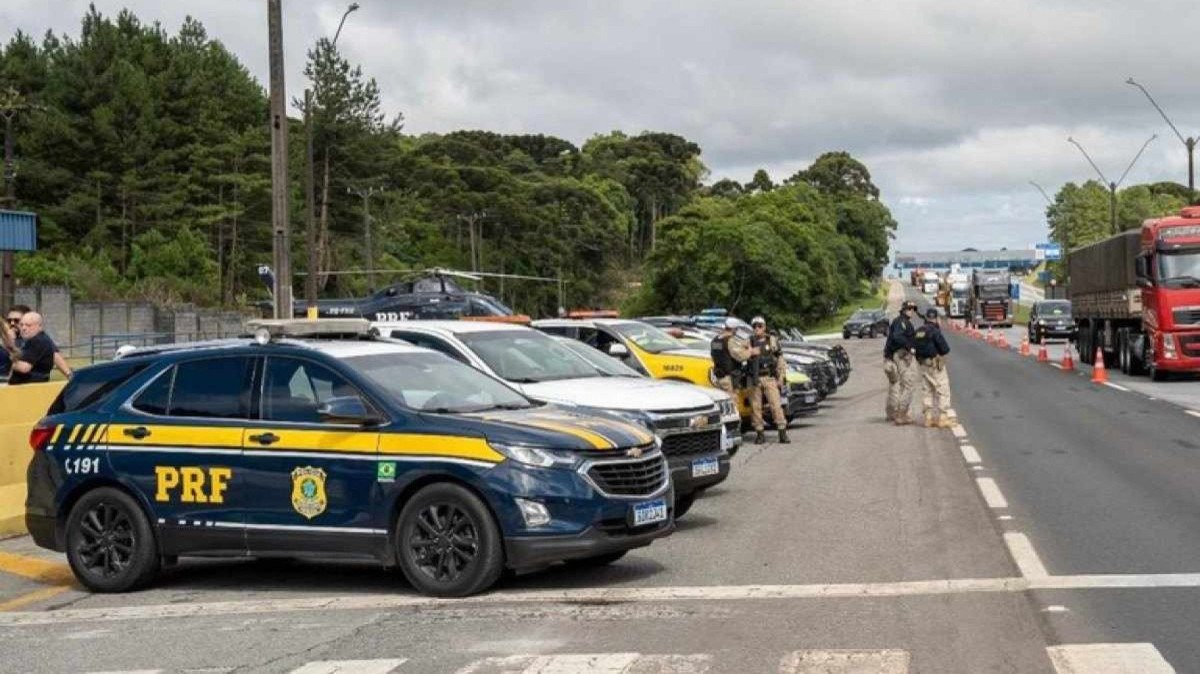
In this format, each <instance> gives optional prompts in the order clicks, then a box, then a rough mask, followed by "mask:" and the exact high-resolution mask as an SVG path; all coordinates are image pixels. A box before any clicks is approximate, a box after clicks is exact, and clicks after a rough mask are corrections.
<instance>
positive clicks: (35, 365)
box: [0, 304, 71, 384]
mask: <svg viewBox="0 0 1200 674" xmlns="http://www.w3.org/2000/svg"><path fill="white" fill-rule="evenodd" d="M42 322H43V319H42V315H41V314H39V313H37V312H36V311H33V310H32V309H30V308H29V307H28V306H25V305H24V304H15V305H13V306H12V308H10V309H9V310H8V312H7V314H6V315H5V317H4V330H3V331H2V332H0V337H3V341H4V349H3V350H2V351H0V372H2V373H3V374H2V376H3V377H5V378H7V379H8V381H9V383H10V384H29V383H36V382H44V381H49V379H50V370H51V369H54V368H57V369H58V371H59V372H62V373H63V376H64V377H66V378H68V379H70V378H71V366H70V365H68V364H67V360H66V359H65V358H63V356H62V354H61V353H59V351H58V346H57V345H55V343H54V340H52V339H51V338H50V336H49V335H47V334H46V333H45V331H44V330H43V326H42ZM14 363H16V364H17V365H16V366H15V367H14V365H13V364H14Z"/></svg>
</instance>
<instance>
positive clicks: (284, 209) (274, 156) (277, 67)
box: [267, 0, 292, 318]
mask: <svg viewBox="0 0 1200 674" xmlns="http://www.w3.org/2000/svg"><path fill="white" fill-rule="evenodd" d="M282 2H283V0H267V32H268V39H267V44H268V49H269V59H268V60H269V63H270V67H269V69H270V78H271V225H272V229H273V230H274V233H273V236H272V237H271V248H272V253H273V259H274V262H275V287H274V289H273V290H274V293H275V312H274V313H275V318H291V317H292V256H291V245H292V232H291V224H290V222H289V220H288V161H287V150H288V147H287V144H288V140H287V135H288V134H287V132H288V119H287V98H286V93H285V91H286V90H285V88H284V85H283V8H282V6H281V5H282Z"/></svg>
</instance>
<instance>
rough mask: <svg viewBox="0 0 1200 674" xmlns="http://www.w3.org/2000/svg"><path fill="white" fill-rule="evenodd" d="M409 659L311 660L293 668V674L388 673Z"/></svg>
mask: <svg viewBox="0 0 1200 674" xmlns="http://www.w3.org/2000/svg"><path fill="white" fill-rule="evenodd" d="M405 662H407V660H406V659H405V658H396V659H390V660H320V661H317V662H310V663H308V664H306V665H304V666H303V667H300V668H299V669H293V670H292V674H388V673H389V672H392V671H394V670H395V669H396V668H397V667H399V666H400V665H403V664H404V663H405Z"/></svg>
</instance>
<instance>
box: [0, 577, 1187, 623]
mask: <svg viewBox="0 0 1200 674" xmlns="http://www.w3.org/2000/svg"><path fill="white" fill-rule="evenodd" d="M1163 588H1200V573H1163V574H1140V575H1139V574H1108V575H1104V574H1101V575H1074V576H1049V575H1045V576H1040V577H1039V576H1037V575H1034V574H1028V575H1027V576H1026V577H1022V578H957V579H947V580H917V581H897V582H890V583H845V584H837V585H716V586H695V587H646V588H609V589H599V588H590V589H577V590H537V591H529V592H496V593H494V594H488V595H483V596H480V597H471V598H467V599H436V598H432V597H417V596H411V595H396V594H395V593H382V594H368V595H354V596H336V597H308V598H302V599H264V600H251V601H225V602H208V603H195V604H159V605H151V606H121V607H112V608H91V609H64V610H60V611H30V612H11V613H7V612H5V613H0V628H11V627H28V626H38V625H58V624H69V623H95V622H113V621H121V620H163V619H172V618H201V619H209V618H217V617H220V616H229V615H246V614H263V613H291V612H308V611H321V612H323V613H328V612H330V611H367V610H374V611H386V610H393V609H413V608H425V609H430V610H433V609H438V608H457V609H475V610H479V611H484V610H486V609H487V607H490V606H507V605H520V604H561V605H562V606H561V607H562V608H564V609H569V608H570V607H572V606H587V607H589V608H597V607H598V606H604V605H606V604H611V605H612V608H613V609H614V610H620V609H621V608H622V607H621V606H620V604H628V603H663V602H671V601H681V602H682V601H772V600H774V601H781V600H783V601H787V600H804V599H856V598H859V599H869V598H876V597H915V596H939V595H952V594H979V593H984V594H987V593H1005V592H1025V591H1027V590H1138V589H1163Z"/></svg>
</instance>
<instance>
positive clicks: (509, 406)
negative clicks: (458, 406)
mask: <svg viewBox="0 0 1200 674" xmlns="http://www.w3.org/2000/svg"><path fill="white" fill-rule="evenodd" d="M530 407H533V405H530V404H529V403H500V404H499V405H487V406H485V407H480V408H477V409H473V410H471V411H472V412H487V411H489V410H527V409H529V408H530Z"/></svg>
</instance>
